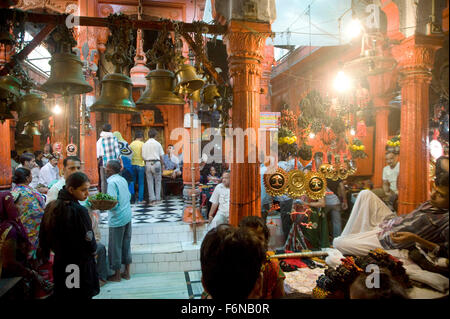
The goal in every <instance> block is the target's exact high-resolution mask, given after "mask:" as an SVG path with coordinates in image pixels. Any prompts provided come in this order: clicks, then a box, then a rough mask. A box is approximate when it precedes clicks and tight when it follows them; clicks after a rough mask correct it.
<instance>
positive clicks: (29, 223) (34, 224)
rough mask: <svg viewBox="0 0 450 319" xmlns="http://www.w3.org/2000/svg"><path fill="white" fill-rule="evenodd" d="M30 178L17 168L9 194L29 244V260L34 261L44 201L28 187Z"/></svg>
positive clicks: (29, 174) (23, 169)
mask: <svg viewBox="0 0 450 319" xmlns="http://www.w3.org/2000/svg"><path fill="white" fill-rule="evenodd" d="M31 180H32V176H31V172H30V170H28V169H26V168H23V167H22V168H18V169H16V171H15V172H14V176H13V182H14V183H15V184H16V186H15V187H14V189H13V190H12V191H11V194H12V196H13V198H14V201H15V204H16V206H17V209H18V211H19V216H20V221H21V222H22V224H23V226H24V227H25V230H26V232H27V235H28V239H29V241H30V243H31V249H30V253H29V255H30V258H31V259H32V260H36V259H37V257H36V251H37V248H38V245H39V238H38V237H39V227H40V225H41V220H42V216H43V215H44V207H45V200H44V198H43V197H42V195H41V194H40V193H38V192H37V191H35V190H34V189H33V188H31V187H30V186H29V184H30V183H31Z"/></svg>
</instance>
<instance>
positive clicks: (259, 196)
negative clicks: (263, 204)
mask: <svg viewBox="0 0 450 319" xmlns="http://www.w3.org/2000/svg"><path fill="white" fill-rule="evenodd" d="M260 198H261V194H260V195H258V196H257V197H256V198H255V199H252V200H250V201H248V202H244V203H234V202H232V201H230V204H231V205H237V206H238V207H239V208H242V207H243V206H246V205H250V204H253V203H254V202H256V201H257V200H258V199H260Z"/></svg>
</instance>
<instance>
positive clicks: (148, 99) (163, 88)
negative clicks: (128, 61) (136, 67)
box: [136, 66, 186, 109]
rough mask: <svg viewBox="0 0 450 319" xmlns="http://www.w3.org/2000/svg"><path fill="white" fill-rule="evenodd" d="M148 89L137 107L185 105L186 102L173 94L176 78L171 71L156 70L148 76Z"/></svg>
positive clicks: (138, 101)
mask: <svg viewBox="0 0 450 319" xmlns="http://www.w3.org/2000/svg"><path fill="white" fill-rule="evenodd" d="M146 79H147V88H146V89H145V91H144V93H142V95H141V97H140V98H139V100H137V102H136V105H137V106H138V108H140V109H145V106H147V105H184V104H185V103H186V102H185V101H184V100H183V99H182V98H180V97H178V96H177V95H176V94H174V93H173V90H174V86H175V83H174V82H175V76H174V74H173V73H172V72H170V71H169V70H165V69H162V68H159V66H158V67H157V68H156V70H153V71H151V72H150V73H149V74H148V75H147V76H146Z"/></svg>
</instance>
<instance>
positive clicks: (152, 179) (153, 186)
mask: <svg viewBox="0 0 450 319" xmlns="http://www.w3.org/2000/svg"><path fill="white" fill-rule="evenodd" d="M156 135H157V132H156V130H155V129H151V130H150V131H149V132H148V137H149V139H148V140H147V142H145V143H144V145H143V146H142V158H143V159H144V161H145V175H146V176H147V186H148V198H149V200H150V204H151V205H152V204H156V203H158V202H160V201H161V178H162V171H163V170H164V159H163V155H164V150H163V148H162V146H161V144H160V143H159V142H158V141H157V140H155V137H156Z"/></svg>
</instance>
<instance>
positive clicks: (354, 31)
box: [346, 19, 363, 39]
mask: <svg viewBox="0 0 450 319" xmlns="http://www.w3.org/2000/svg"><path fill="white" fill-rule="evenodd" d="M362 31H363V26H362V24H361V21H359V20H358V19H352V21H350V23H349V25H348V27H347V31H346V34H347V36H348V37H349V38H350V39H354V38H356V37H358V36H359V35H360V34H361V33H362Z"/></svg>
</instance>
